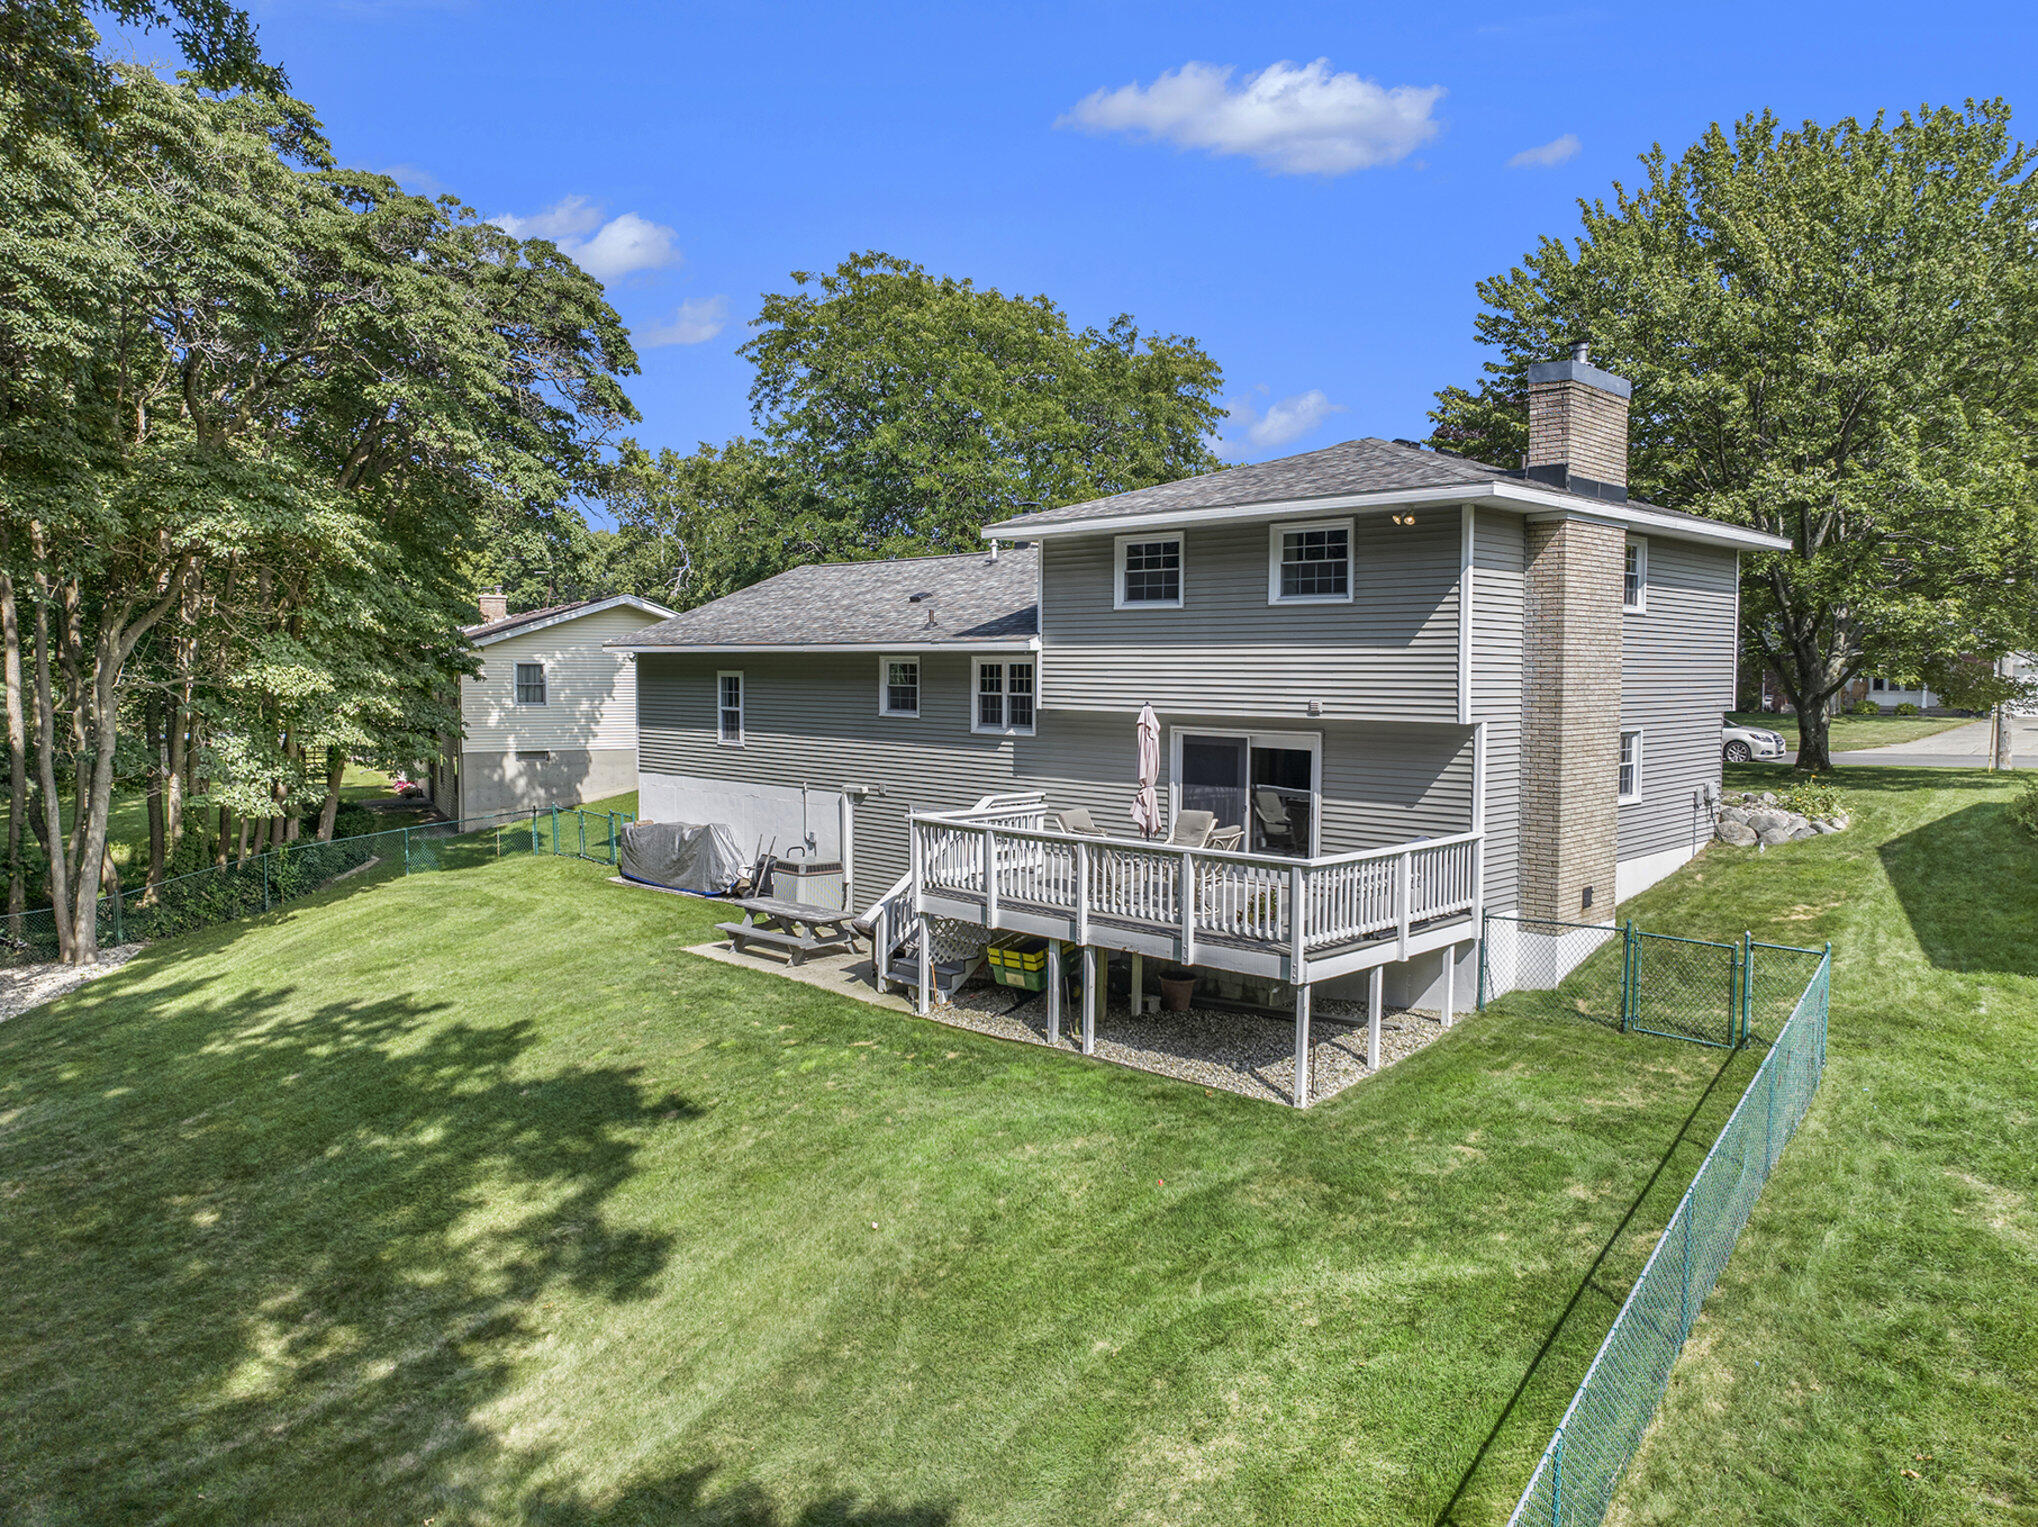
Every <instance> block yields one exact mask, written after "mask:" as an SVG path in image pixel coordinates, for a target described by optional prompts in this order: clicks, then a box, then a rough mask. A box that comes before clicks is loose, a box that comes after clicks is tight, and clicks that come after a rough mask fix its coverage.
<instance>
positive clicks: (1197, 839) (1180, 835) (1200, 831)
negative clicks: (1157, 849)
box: [1168, 811, 1217, 848]
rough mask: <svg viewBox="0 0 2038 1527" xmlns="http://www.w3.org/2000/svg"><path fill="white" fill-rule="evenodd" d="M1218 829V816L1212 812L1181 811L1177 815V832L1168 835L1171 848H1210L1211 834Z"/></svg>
mask: <svg viewBox="0 0 2038 1527" xmlns="http://www.w3.org/2000/svg"><path fill="white" fill-rule="evenodd" d="M1216 828H1217V814H1216V813H1215V812H1212V811H1180V812H1177V813H1176V814H1175V830H1174V831H1173V832H1171V833H1169V834H1168V846H1169V847H1170V848H1208V847H1209V846H1210V834H1211V833H1212V832H1214V831H1215V830H1216Z"/></svg>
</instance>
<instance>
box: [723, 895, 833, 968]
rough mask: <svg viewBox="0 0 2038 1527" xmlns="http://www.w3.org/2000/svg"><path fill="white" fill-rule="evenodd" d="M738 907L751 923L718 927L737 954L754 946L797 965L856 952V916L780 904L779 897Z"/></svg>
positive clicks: (746, 901)
mask: <svg viewBox="0 0 2038 1527" xmlns="http://www.w3.org/2000/svg"><path fill="white" fill-rule="evenodd" d="M736 905H737V906H738V907H740V908H742V910H743V911H744V912H745V913H747V914H748V916H749V919H750V920H749V921H748V922H740V923H717V924H716V925H715V929H716V931H717V932H719V933H726V934H728V935H729V942H730V943H731V944H733V945H735V946H736V948H737V950H738V951H744V950H747V949H748V948H749V947H750V946H751V945H752V944H762V945H763V946H764V947H765V948H767V949H777V950H780V951H782V952H783V953H784V954H785V955H786V957H787V958H788V959H790V960H791V961H792V963H793V964H795V965H797V964H799V963H800V961H802V960H804V959H805V958H806V957H807V956H808V955H810V954H823V953H826V952H827V951H829V950H831V949H848V950H851V951H854V950H855V948H856V930H855V928H854V927H853V926H852V925H853V924H854V922H855V920H856V914H855V913H854V912H849V911H844V910H842V909H840V908H833V907H811V906H808V905H807V904H806V903H805V902H803V901H781V900H780V899H779V898H778V897H776V896H750V897H745V898H743V899H742V900H740V901H738V902H737V903H736ZM802 929H804V930H805V931H804V932H802V931H801V930H802Z"/></svg>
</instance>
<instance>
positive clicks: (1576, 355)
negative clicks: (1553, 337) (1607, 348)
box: [1571, 339, 1592, 365]
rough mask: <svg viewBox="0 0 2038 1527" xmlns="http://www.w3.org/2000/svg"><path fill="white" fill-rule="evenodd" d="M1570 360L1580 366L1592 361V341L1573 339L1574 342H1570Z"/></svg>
mask: <svg viewBox="0 0 2038 1527" xmlns="http://www.w3.org/2000/svg"><path fill="white" fill-rule="evenodd" d="M1571 359H1573V360H1574V361H1577V362H1578V363H1579V364H1580V365H1583V364H1585V363H1586V362H1587V361H1589V360H1591V359H1592V341H1591V340H1589V339H1574V340H1572V341H1571Z"/></svg>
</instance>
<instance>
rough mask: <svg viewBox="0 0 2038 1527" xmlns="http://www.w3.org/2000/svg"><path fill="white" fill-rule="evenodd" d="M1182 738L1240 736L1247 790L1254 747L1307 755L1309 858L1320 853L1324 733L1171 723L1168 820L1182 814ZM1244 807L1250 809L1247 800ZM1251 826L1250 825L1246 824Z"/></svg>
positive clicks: (1169, 733)
mask: <svg viewBox="0 0 2038 1527" xmlns="http://www.w3.org/2000/svg"><path fill="white" fill-rule="evenodd" d="M1184 737H1243V738H1244V739H1245V745H1246V749H1247V757H1246V791H1247V794H1248V796H1250V794H1251V791H1252V758H1251V750H1252V749H1254V748H1285V749H1288V750H1290V751H1292V752H1298V753H1300V752H1307V753H1308V754H1309V779H1310V786H1309V855H1308V856H1309V857H1310V858H1311V859H1314V858H1316V857H1317V856H1318V855H1319V854H1321V853H1322V852H1323V733H1321V732H1264V731H1255V730H1248V729H1247V728H1245V727H1241V726H1170V727H1169V728H1168V823H1169V824H1170V825H1172V824H1173V822H1174V820H1175V818H1176V817H1178V816H1180V815H1181V814H1182V739H1183V738H1184ZM1246 809H1247V810H1248V811H1250V810H1251V809H1252V802H1251V800H1250V799H1248V800H1247V802H1246ZM1247 825H1248V827H1250V824H1247Z"/></svg>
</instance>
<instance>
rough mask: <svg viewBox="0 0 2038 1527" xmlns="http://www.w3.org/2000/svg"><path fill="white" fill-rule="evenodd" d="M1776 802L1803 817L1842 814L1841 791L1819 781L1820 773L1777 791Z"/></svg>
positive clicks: (1786, 809)
mask: <svg viewBox="0 0 2038 1527" xmlns="http://www.w3.org/2000/svg"><path fill="white" fill-rule="evenodd" d="M1776 803H1777V804H1778V805H1779V806H1781V807H1782V808H1783V809H1784V810H1785V811H1795V812H1796V813H1797V814H1798V815H1799V816H1801V817H1836V816H1838V815H1839V814H1840V792H1839V791H1837V790H1835V789H1834V788H1833V787H1832V786H1831V785H1822V784H1820V783H1819V777H1818V775H1816V774H1814V775H1812V776H1811V778H1809V779H1803V780H1799V781H1797V782H1796V783H1795V784H1792V785H1787V786H1785V787H1784V788H1783V789H1782V790H1780V791H1778V792H1777V796H1776Z"/></svg>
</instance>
